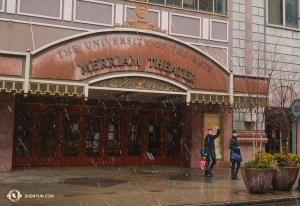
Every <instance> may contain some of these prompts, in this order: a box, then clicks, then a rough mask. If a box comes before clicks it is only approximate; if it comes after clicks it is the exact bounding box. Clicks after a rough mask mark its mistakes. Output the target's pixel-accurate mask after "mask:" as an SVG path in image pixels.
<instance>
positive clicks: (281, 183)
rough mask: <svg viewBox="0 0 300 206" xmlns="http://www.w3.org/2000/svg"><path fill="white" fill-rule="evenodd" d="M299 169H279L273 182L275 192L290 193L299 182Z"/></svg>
mask: <svg viewBox="0 0 300 206" xmlns="http://www.w3.org/2000/svg"><path fill="white" fill-rule="evenodd" d="M298 173H299V167H279V170H276V171H275V176H274V179H273V182H272V186H273V188H274V190H280V191H289V190H291V189H292V187H293V185H294V183H295V182H296V180H297V177H298Z"/></svg>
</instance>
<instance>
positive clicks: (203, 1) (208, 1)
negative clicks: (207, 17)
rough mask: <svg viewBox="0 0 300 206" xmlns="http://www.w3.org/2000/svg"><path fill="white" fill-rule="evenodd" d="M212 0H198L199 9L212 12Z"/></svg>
mask: <svg viewBox="0 0 300 206" xmlns="http://www.w3.org/2000/svg"><path fill="white" fill-rule="evenodd" d="M212 1H213V0H200V5H199V6H200V8H199V9H200V11H206V12H211V13H212V11H213V10H212Z"/></svg>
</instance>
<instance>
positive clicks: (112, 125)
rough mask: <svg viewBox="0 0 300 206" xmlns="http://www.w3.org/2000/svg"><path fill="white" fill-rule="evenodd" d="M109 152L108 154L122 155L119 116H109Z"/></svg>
mask: <svg viewBox="0 0 300 206" xmlns="http://www.w3.org/2000/svg"><path fill="white" fill-rule="evenodd" d="M107 154H108V156H120V155H121V119H120V117H117V116H114V117H110V118H109V125H108V151H107Z"/></svg>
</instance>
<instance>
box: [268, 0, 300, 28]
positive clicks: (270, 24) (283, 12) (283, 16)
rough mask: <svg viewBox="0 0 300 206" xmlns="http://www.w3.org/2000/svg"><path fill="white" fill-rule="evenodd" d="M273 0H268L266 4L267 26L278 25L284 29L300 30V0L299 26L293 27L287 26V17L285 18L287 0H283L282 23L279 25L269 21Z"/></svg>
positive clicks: (299, 4)
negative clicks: (270, 5) (270, 4)
mask: <svg viewBox="0 0 300 206" xmlns="http://www.w3.org/2000/svg"><path fill="white" fill-rule="evenodd" d="M270 1H272V0H267V5H266V19H267V22H266V24H267V26H272V27H278V28H284V29H291V30H297V31H299V29H300V28H299V25H300V16H299V12H300V8H299V7H300V2H299V0H298V8H297V14H298V18H297V21H298V26H297V27H291V26H286V19H285V1H286V0H282V25H278V24H272V23H269V2H270Z"/></svg>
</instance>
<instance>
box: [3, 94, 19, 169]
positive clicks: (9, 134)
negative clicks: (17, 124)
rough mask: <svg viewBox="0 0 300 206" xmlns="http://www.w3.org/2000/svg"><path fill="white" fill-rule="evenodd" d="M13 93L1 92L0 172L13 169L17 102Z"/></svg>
mask: <svg viewBox="0 0 300 206" xmlns="http://www.w3.org/2000/svg"><path fill="white" fill-rule="evenodd" d="M14 99H15V98H14V95H13V94H11V93H2V92H1V93H0V114H1V118H0V172H10V171H11V169H12V156H13V134H14V116H15V103H14Z"/></svg>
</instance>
